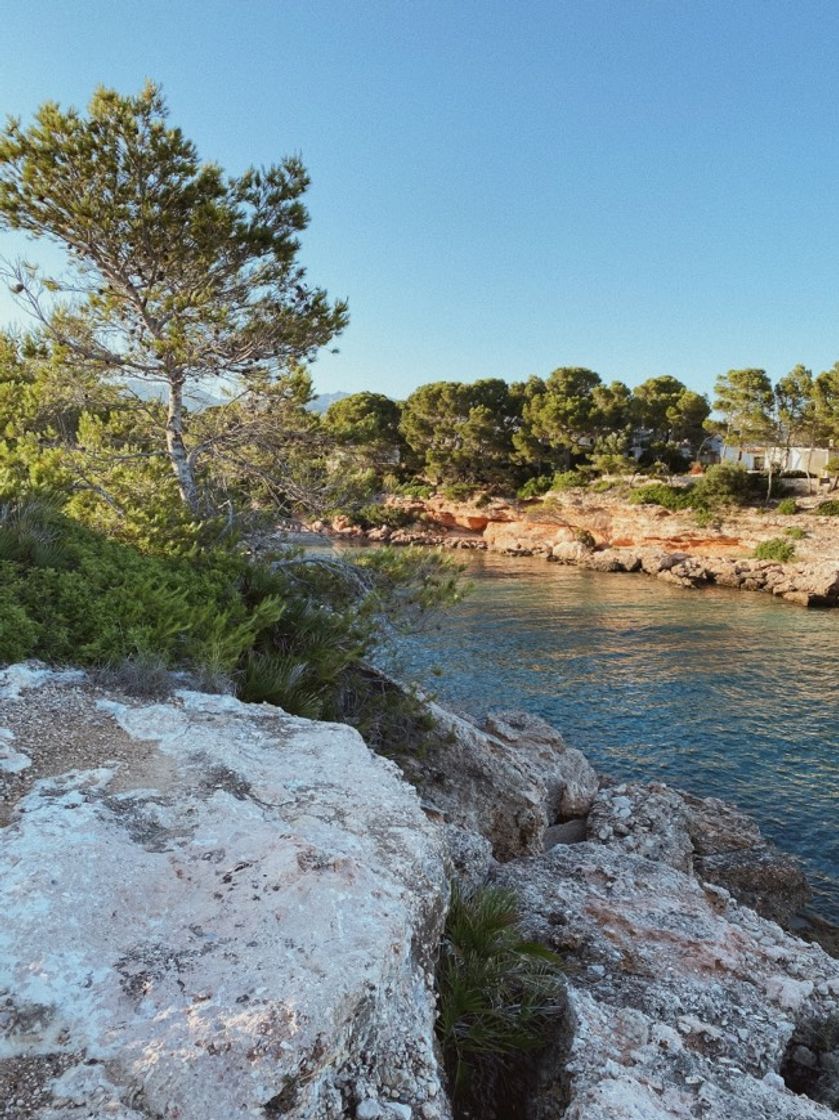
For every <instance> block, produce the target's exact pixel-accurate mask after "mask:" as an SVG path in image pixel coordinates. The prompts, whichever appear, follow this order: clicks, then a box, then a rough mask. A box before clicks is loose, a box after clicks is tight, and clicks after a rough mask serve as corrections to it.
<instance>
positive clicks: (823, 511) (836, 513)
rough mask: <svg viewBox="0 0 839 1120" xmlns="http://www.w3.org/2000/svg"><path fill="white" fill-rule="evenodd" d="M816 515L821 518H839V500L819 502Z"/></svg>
mask: <svg viewBox="0 0 839 1120" xmlns="http://www.w3.org/2000/svg"><path fill="white" fill-rule="evenodd" d="M816 513H817V514H818V515H819V517H839V500H837V499H836V498H833V499H829V500H828V501H826V502H819V505H818V507H817V509H816Z"/></svg>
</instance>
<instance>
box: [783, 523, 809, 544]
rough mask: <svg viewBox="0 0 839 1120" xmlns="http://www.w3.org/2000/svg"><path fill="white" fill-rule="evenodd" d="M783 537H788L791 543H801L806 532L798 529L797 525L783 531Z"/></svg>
mask: <svg viewBox="0 0 839 1120" xmlns="http://www.w3.org/2000/svg"><path fill="white" fill-rule="evenodd" d="M784 536H785V537H789V539H790V540H791V541H803V540H804V538H805V537H806V536H807V531H806V529H801V528H799V527H798V525H791V526H790V527H789V529H784Z"/></svg>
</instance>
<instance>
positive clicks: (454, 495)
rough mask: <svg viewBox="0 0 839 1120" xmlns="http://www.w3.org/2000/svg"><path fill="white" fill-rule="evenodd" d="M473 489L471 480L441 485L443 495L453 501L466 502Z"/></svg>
mask: <svg viewBox="0 0 839 1120" xmlns="http://www.w3.org/2000/svg"><path fill="white" fill-rule="evenodd" d="M475 490H476V487H475V486H473V485H472V483H471V482H449V483H448V484H447V485H445V486H444V487H443V496H444V497H446V498H449V499H450V500H451V501H453V502H467V501H468V500H469V499H470V498H471V497H472V495H473V494H474V493H475Z"/></svg>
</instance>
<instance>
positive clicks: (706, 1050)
mask: <svg viewBox="0 0 839 1120" xmlns="http://www.w3.org/2000/svg"><path fill="white" fill-rule="evenodd" d="M496 878H497V880H498V882H499V883H500V884H502V885H504V886H507V887H511V888H512V889H513V890H515V892H516V894H517V896H518V898H519V901H520V906H521V908H522V911H523V913H524V915H525V929H526V932H527V933H528V934H529V935H530V936H531V937H534V938H536V939H538V940H540V941H542V942H544V943H545V944H547V945H549V946H550V947H551V948H553V949H554V950H556V951H557V952H559V953H561V954H563V955H564V956H565V958H566V961H567V971H568V983H567V1009H566V1024H565V1029H564V1031H561V1032H560V1034H559V1036H558V1038H557V1040H556V1044H555V1047H554V1050H553V1052H552V1054H551V1055H550V1056H549V1058H548V1059H547V1060H546V1062H545V1063H544V1064H543V1068H542V1074H541V1081H540V1086H539V1088H538V1091H537V1093H536V1095H535V1099H534V1101H533V1104H532V1111H531V1115H532V1118H533V1120H559V1118H560V1117H563V1118H569V1117H570V1118H573V1120H709V1118H713V1120H827V1117H828V1116H830V1115H832V1113H831V1112H830V1111H829V1108H828V1106H827V1104H819V1103H816V1102H815V1101H814V1100H810V1099H808V1098H806V1097H803V1096H797V1095H795V1094H793V1093H792V1092H790V1091H789V1090H788V1089H787V1088H786V1086H785V1084H784V1081H783V1078H782V1077H781V1075H780V1072H779V1071H781V1070H782V1069H783V1070H784V1073H785V1076H788V1077H789V1076H790V1074H789V1072H788V1063H787V1058H788V1055H789V1054H791V1053H792V1052H793V1051H794V1050H795V1049H796V1047H797V1046H798V1045H800V1044H801V1043H800V1042H799V1039H802V1038H805V1037H806V1038H811V1037H812V1033H808V1032H809V1031H810V1027H809V1024H814V1023H815V1024H820V1025H821V1026H822V1027H824V1028H825V1029H830V1026H831V1024H836V1023H837V1022H839V962H837V961H835V960H833V959H832V958H831V957H828V956H827V955H826V954H825V953H824V952H823V951H822V950H821V949H819V948H818V947H816V946H813V945H805V944H804V943H803V942H800V941H797V940H796V939H794V938H792V937H790V936H788V935H787V934H785V933H783V931H782V930H781V929H780V928H779V927H778V926H777V925H775V924H774V923H771V922H767V921H765V920H764V919H762V918H760V917H759V916H758V915H757V914H755V913H754V912H753V911H751V910H748V909H746V908H744V907H741V906H739V905H738V904H737V903H736V902H734V901H733V900H732V899H731V897H730V896H729V895H728V893H727V892H726V891H724V890H722V889H721V888H717V887H703V886H702V885H701V884H700V883H698V882H697V881H696V880H695V879H694V878H693V877H691V876H689V875H686V874H684V873H682V872H680V871H677V870H675V869H674V868H671V867H668V866H667V865H666V864H663V863H655V862H652V861H651V860H647V859H643V858H641V857H639V856H634V855H628V854H624V853H622V852H620V851H617V850H614V849H610V848H607V847H605V846H603V845H599V844H591V843H584V844H575V845H570V846H567V845H558V846H557V847H554V848H552V849H551V850H550V851H549V852H547V853H546V854H544V855H543V856H541V857H538V858H530V859H526V860H517V861H515V862H514V863H510V864H506V865H504V866H503V867H501V868H499V869H498V871H497V873H496ZM818 1060H819V1062H820V1067H819V1076H820V1079H821V1081H820V1084H819V1085H818V1086H816V1087H815V1088H814V1089H813V1091H814V1092H817V1093H820V1094H821V1095H822V1099H823V1100H824V1101H829V1100H830V1099H831V1098H830V1094H831V1093H832V1092H833V1091H834V1089H835V1087H836V1086H837V1085H839V1081H837V1080H836V1079H835V1078H834V1075H833V1074H832V1072H831V1065H830V1057H829V1054H828V1055H826V1054H824V1053H822V1054H821V1055H819V1056H818Z"/></svg>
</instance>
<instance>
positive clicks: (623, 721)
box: [388, 553, 839, 922]
mask: <svg viewBox="0 0 839 1120" xmlns="http://www.w3.org/2000/svg"><path fill="white" fill-rule="evenodd" d="M469 577H470V578H471V579H472V581H473V592H472V594H471V595H470V596H469V597H468V598H467V599H465V600H464V602H463V603H462V604H460V605H459V606H458V607H456V608H455V609H454V610H452V611H451V612H449V613H448V614H447V615H446V617H445V619H444V620H443V622H442V623H441V624H440V625H439V626H437V627H436V628H434V629H431V630H428V631H426V632H420V633H417V634H413V635H411V636H409V637H406V638H404V639H402V640H400V642H399V645H398V648H397V649H396V650H395V652H394V655H393V660H392V661H391V662H390V663H389V665H388V668H390V669H392V670H393V671H394V672H396V673H398V675H400V676H401V677H402V678H403V679H409V680H413V681H416V682H417V683H419V684H420V685H422V686H423V687H424V688H426V689H431V690H432V691H433V692H434V693H435V695H436V696H437V698H439V699H440V700H441V701H442V702H443V703H446V704H449V705H452V706H455V707H460V708H462V709H465V710H466V711H468V712H470V713H473V714H475V715H482V714H483V713H484V712H486V711H487V710H488V709H491V708H521V709H524V710H526V711H529V712H533V713H534V714H536V715H539V716H542V717H543V718H544V719H546V720H548V721H549V722H550V723H552V724H553V725H554V726H555V727H557V728H558V729H559V730H560V731H561V732H562V733H563V735H564V736H565V739H566V741H567V742H568V743H569V744H570V745H571V746H575V747H579V748H580V749H581V750H583V751H584V752H585V753H586V754H587V755H588V757H589V758H590V760H591V762H592V763H593V765H594V766H595V767H596V768H598V769H600V770H602V771H604V772H606V773H608V774H611V775H613V776H614V777H615V778H618V779H622V780H630V779H637V780H641V781H645V780H646V781H663V782H667V783H668V784H669V785H672V786H675V787H677V788H681V789H686V790H688V791H690V792H691V793H695V794H698V795H700V796H706V797H707V796H712V797H719V798H722V799H724V800H727V801H731V802H733V803H735V804H737V805H738V806H740V808H742V809H744V810H745V811H746V812H748V813H750V814H751V815H752V816H753V817H754V818H755V819H756V820H757V821H758V822H759V824H760V826H761V828H762V830H763V832H764V834H765V835H766V836H767V837H768V838H770V839H772V840H774V841H775V843H777V844H778V845H779V846H780V847H782V848H784V849H785V850H786V851H788V852H792V853H794V854H795V855H797V856H798V857H799V858H800V859H801V861H802V863H803V864H804V867H805V870H806V872H807V874H808V877H809V879H810V882H811V885H812V887H813V891H814V901H813V908H814V909H815V910H816V911H817V912H818V913H820V914H821V915H823V916H824V917H826V918H828V919H829V920H831V921H834V922H839V611H813V610H811V611H807V610H802V609H799V608H796V607H793V606H790V605H789V604H784V603H778V602H776V601H775V600H773V599H772V598H771V597H770V596H767V595H761V594H748V593H745V592H739V591H729V590H725V589H722V588H708V589H705V590H701V591H685V590H682V589H680V588H676V587H669V586H668V585H666V584H662V583H661V582H660V581H658V580H652V579H647V578H645V577H643V576H638V575H620V574H602V573H598V572H591V571H585V570H582V569H578V568H569V567H564V566H560V565H555V564H547V563H546V562H545V561H544V560H539V559H516V558H511V557H505V556H498V555H493V554H491V553H481V554H478V555H476V556H475V557H474V559H473V560H472V562H471V563H470V565H469Z"/></svg>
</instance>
